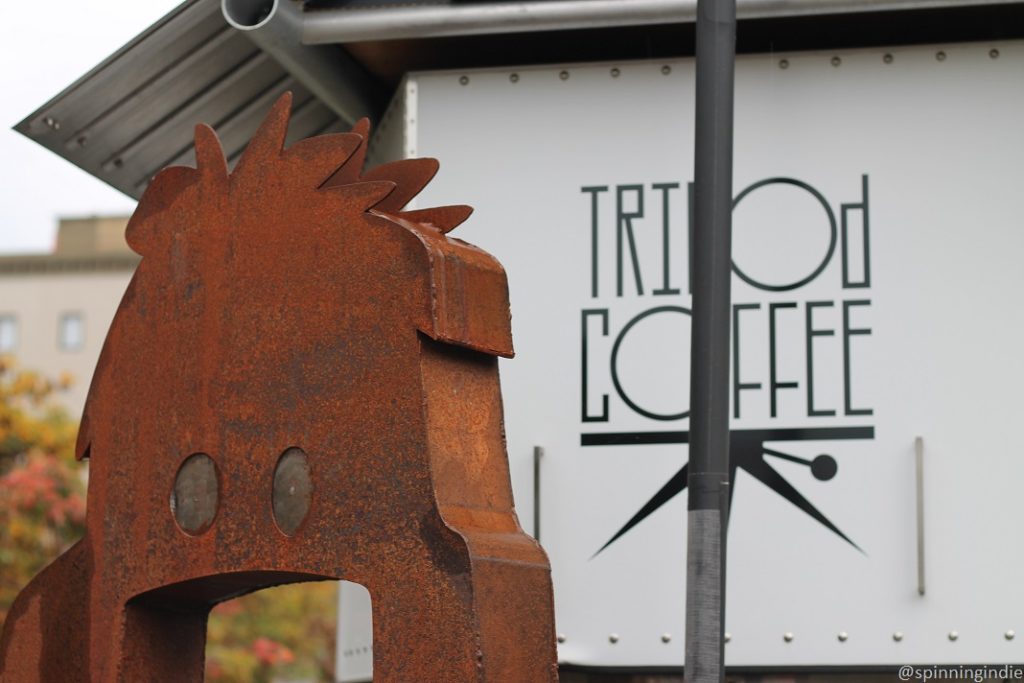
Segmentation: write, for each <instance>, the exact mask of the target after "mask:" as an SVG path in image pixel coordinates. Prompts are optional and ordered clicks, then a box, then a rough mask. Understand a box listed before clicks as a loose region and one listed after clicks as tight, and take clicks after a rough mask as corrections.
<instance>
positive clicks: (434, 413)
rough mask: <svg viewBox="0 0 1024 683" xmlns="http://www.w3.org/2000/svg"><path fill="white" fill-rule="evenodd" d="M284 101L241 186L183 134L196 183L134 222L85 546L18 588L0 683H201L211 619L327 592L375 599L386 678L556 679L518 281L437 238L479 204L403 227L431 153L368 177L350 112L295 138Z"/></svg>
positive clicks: (106, 369)
mask: <svg viewBox="0 0 1024 683" xmlns="http://www.w3.org/2000/svg"><path fill="white" fill-rule="evenodd" d="M290 105H291V98H290V95H285V96H284V97H282V98H281V99H280V100H278V102H277V103H276V104H275V105H274V107H273V109H272V110H271V112H270V114H269V115H268V117H267V119H266V120H265V121H264V123H263V124H262V126H261V128H260V129H259V131H258V132H257V133H256V135H255V137H254V138H253V140H252V141H251V142H250V144H249V146H248V147H247V149H246V151H245V153H244V154H243V156H242V157H241V159H240V160H239V162H238V165H237V167H236V168H235V170H234V171H233V172H230V173H229V172H228V166H227V163H226V161H225V157H224V154H223V152H222V150H221V147H220V144H219V142H218V140H217V137H216V135H215V133H214V132H213V130H212V129H210V128H209V127H206V126H199V127H197V129H196V141H195V143H196V144H195V149H196V161H197V167H196V168H184V167H172V168H168V169H166V170H164V171H162V172H161V173H160V174H158V175H157V176H156V177H155V178H154V179H153V181H152V183H151V184H150V186H149V187H148V189H147V190H146V192H145V194H144V196H143V198H142V200H141V202H140V204H139V207H138V209H137V210H136V212H135V214H134V215H133V216H132V219H131V221H130V223H129V225H128V228H127V232H126V237H127V240H128V243H129V245H130V246H131V247H132V248H133V249H134V250H136V251H137V252H139V253H140V254H142V256H143V259H142V261H141V262H140V264H139V267H138V270H137V272H136V273H135V276H134V278H133V279H132V281H131V284H130V285H129V287H128V289H127V291H126V293H125V295H124V299H123V300H122V302H121V305H120V307H119V309H118V311H117V314H116V316H115V318H114V321H113V323H112V324H111V327H110V331H109V333H108V335H107V339H106V342H105V344H104V347H103V351H102V353H101V356H100V360H99V363H98V365H97V368H96V372H95V375H94V377H93V381H92V385H91V387H90V390H89V397H88V400H87V403H86V406H85V410H84V414H83V419H82V426H81V430H80V433H79V439H78V456H79V457H80V458H88V459H89V461H90V480H89V492H88V512H87V532H86V534H85V537H84V538H83V539H81V541H79V542H78V543H77V544H76V545H75V546H73V547H72V548H71V549H70V550H68V551H67V552H66V553H65V554H64V555H62V556H61V557H60V558H58V560H57V561H55V562H54V563H53V564H51V565H50V566H49V567H47V568H46V569H45V570H43V572H41V573H40V574H39V575H38V576H37V577H36V578H35V579H34V580H33V582H32V583H31V584H30V585H29V586H28V587H27V588H26V589H25V590H24V591H23V592H22V593H21V594H20V595H19V597H18V600H17V601H16V603H15V605H14V606H13V608H12V610H11V612H10V616H9V618H8V621H7V623H6V624H5V628H4V633H3V639H2V641H0V658H2V660H0V672H2V673H0V678H2V679H3V680H4V681H12V682H13V681H39V680H41V681H58V680H59V681H71V680H76V681H77V680H81V681H85V680H89V681H103V682H113V681H176V682H180V681H200V680H202V678H203V662H204V647H205V639H206V620H207V615H208V612H209V610H210V609H211V607H212V606H213V605H215V604H217V603H218V602H220V601H224V600H227V599H230V598H233V597H236V596H239V595H242V594H245V593H248V592H251V591H255V590H259V589H261V588H265V587H269V586H274V585H279V584H285V583H293V582H300V581H312V580H325V579H346V580H349V581H354V582H357V583H360V584H362V585H364V586H365V587H366V588H367V589H368V590H369V592H370V595H371V597H372V601H373V637H374V643H373V647H374V655H373V657H374V680H377V681H385V682H391V683H397V682H402V683H408V682H411V681H424V682H428V683H433V682H447V681H452V682H468V681H473V682H478V681H479V682H483V681H494V682H496V683H497V682H500V683H524V682H530V681H554V680H557V673H556V667H555V649H554V626H553V608H552V596H551V583H550V569H549V566H548V563H547V559H546V557H545V555H544V553H543V551H542V550H541V548H540V546H539V545H538V544H537V543H536V542H535V541H534V540H533V539H531V538H530V537H528V536H527V535H526V534H525V533H524V532H523V531H522V529H521V527H520V526H519V522H518V520H517V518H516V514H515V511H514V508H513V502H512V494H511V487H510V483H509V475H508V463H507V456H506V453H505V444H504V434H503V426H502V405H501V395H500V389H499V384H498V369H497V356H511V355H512V341H511V331H510V316H509V307H508V292H507V283H506V279H505V274H504V272H503V270H502V269H501V266H500V265H499V264H498V263H497V261H496V260H495V259H494V258H492V257H491V256H489V255H488V254H486V253H484V252H483V251H481V250H479V249H477V248H475V247H473V246H470V245H469V244H466V243H464V242H461V241H459V240H456V239H452V238H449V237H448V236H447V235H446V233H447V232H448V231H449V230H451V229H452V228H454V227H455V226H456V225H458V224H459V223H461V222H462V221H463V220H465V219H466V218H467V217H468V216H469V213H470V212H471V209H470V208H469V207H464V206H450V207H440V208H434V209H424V210H419V211H405V212H403V211H402V208H403V207H404V206H405V204H406V203H407V202H408V201H409V200H410V199H411V198H412V197H413V196H414V195H416V194H417V193H418V192H419V191H420V190H421V189H422V188H423V187H424V186H425V185H426V184H427V183H428V182H429V180H430V179H431V177H432V176H433V175H434V173H435V172H436V170H437V167H438V165H437V162H436V161H434V160H432V159H410V160H405V161H398V162H394V163H391V164H386V165H383V166H380V167H378V168H376V169H374V170H371V171H369V172H366V173H363V162H364V158H365V155H366V151H367V136H368V124H367V123H366V122H365V121H364V122H360V123H359V124H357V126H356V127H355V129H354V130H353V132H351V133H341V134H335V135H326V136H321V137H316V138H312V139H308V140H304V141H302V142H298V143H296V144H294V145H292V146H291V147H289V148H287V149H285V147H284V140H285V133H286V129H287V124H288V114H289V111H290Z"/></svg>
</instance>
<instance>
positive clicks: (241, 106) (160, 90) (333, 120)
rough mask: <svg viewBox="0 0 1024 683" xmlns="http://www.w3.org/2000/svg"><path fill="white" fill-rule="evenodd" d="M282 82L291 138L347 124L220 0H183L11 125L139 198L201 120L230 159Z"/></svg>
mask: <svg viewBox="0 0 1024 683" xmlns="http://www.w3.org/2000/svg"><path fill="white" fill-rule="evenodd" d="M285 90H291V91H292V92H293V93H294V94H295V99H294V103H295V104H294V109H293V115H292V121H291V127H290V129H289V138H290V139H291V140H298V139H302V138H305V137H309V136H311V135H316V134H319V133H321V132H329V131H333V130H341V129H343V128H347V125H346V124H344V123H343V122H341V121H340V120H339V119H338V117H337V116H336V115H335V114H334V113H333V112H332V111H331V110H329V109H328V108H327V107H326V106H324V105H323V104H322V103H321V102H320V101H319V100H317V99H316V98H315V97H313V96H312V95H311V94H310V92H309V90H308V89H306V88H305V87H303V86H302V85H301V84H300V83H297V82H296V81H295V80H294V79H293V78H292V77H291V76H289V75H288V74H287V73H286V72H285V71H284V69H282V68H281V67H280V66H279V65H278V64H277V63H276V62H275V61H274V60H273V59H272V58H271V57H270V56H269V55H267V54H265V53H264V52H262V51H261V50H260V49H259V48H257V47H256V46H255V45H254V44H253V43H252V42H251V41H250V40H249V38H248V37H246V36H245V35H244V34H242V33H240V32H238V31H236V30H234V29H233V28H231V27H230V26H228V24H227V23H226V22H225V20H224V17H223V15H222V14H221V11H220V2H218V0H189V1H188V2H185V3H184V4H182V5H181V6H180V7H178V8H177V9H176V10H175V11H174V12H172V13H171V14H169V15H168V16H166V17H165V18H164V19H162V20H161V21H160V22H158V23H157V24H155V25H154V26H152V27H151V28H149V29H148V30H147V31H145V32H144V33H142V34H140V35H139V36H138V37H137V38H136V39H135V40H133V41H132V42H131V43H129V44H128V45H126V46H125V47H123V48H122V49H120V50H119V51H117V52H116V53H115V54H114V55H113V56H111V57H110V58H109V59H107V60H106V61H104V62H103V63H102V64H100V65H99V66H97V67H96V68H95V69H93V70H92V71H90V72H89V73H88V74H86V75H85V76H83V77H82V78H81V79H79V80H78V81H76V82H75V83H74V84H73V85H71V86H70V87H68V88H67V89H66V90H65V91H64V92H62V93H61V94H60V95H58V96H57V97H55V98H54V99H52V100H50V101H49V102H47V103H46V104H45V105H43V106H42V107H40V108H39V109H38V110H36V111H35V112H34V113H32V114H31V115H30V116H28V117H27V118H26V119H25V120H24V121H22V122H21V123H19V124H18V125H17V126H15V129H16V130H18V131H19V132H21V133H23V134H25V135H26V136H28V137H30V138H32V139H33V140H35V141H36V142H38V143H40V144H41V145H43V146H44V147H46V148H47V149H49V150H51V151H53V152H54V153H56V154H57V155H59V156H61V157H64V158H65V159H67V160H68V161H70V162H72V163H73V164H75V165H76V166H78V167H79V168H81V169H83V170H84V171H86V172H88V173H90V174H92V175H94V176H96V177H97V178H100V179H101V180H104V181H105V182H107V183H109V184H110V185H112V186H114V187H116V188H117V189H119V190H121V191H122V192H124V193H125V194H127V195H129V196H131V197H135V198H138V197H139V196H141V194H142V191H143V190H144V189H145V187H146V185H147V184H148V182H149V180H150V178H152V176H153V175H154V174H155V173H156V171H158V170H160V169H161V168H163V167H164V166H168V165H173V164H192V163H193V162H194V155H193V149H192V130H193V126H194V125H195V124H196V123H197V122H199V121H203V122H206V123H209V124H210V125H212V126H213V127H214V128H215V129H216V130H217V133H218V134H219V135H220V139H221V141H222V142H223V144H224V151H225V153H226V154H227V155H228V158H229V161H230V162H231V163H233V162H234V160H235V159H236V158H237V157H238V155H239V154H240V153H241V151H242V149H243V147H244V145H245V143H246V142H247V141H248V139H249V138H250V137H251V136H252V134H253V132H255V130H256V127H257V125H258V124H259V122H260V120H261V119H262V117H263V115H264V114H265V113H266V110H267V109H268V108H269V107H270V105H271V104H272V103H273V101H274V100H275V99H276V98H277V97H278V95H280V94H281V93H282V92H284V91H285Z"/></svg>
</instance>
